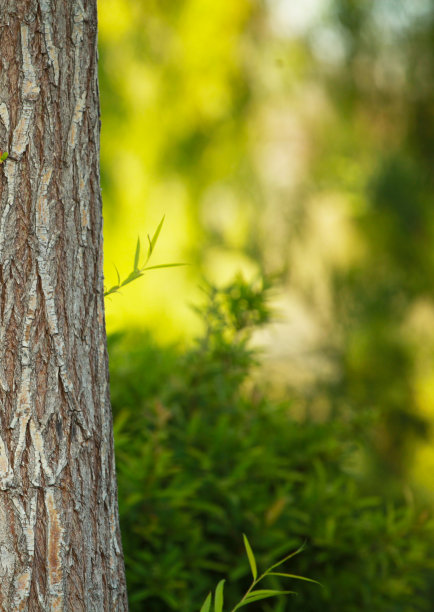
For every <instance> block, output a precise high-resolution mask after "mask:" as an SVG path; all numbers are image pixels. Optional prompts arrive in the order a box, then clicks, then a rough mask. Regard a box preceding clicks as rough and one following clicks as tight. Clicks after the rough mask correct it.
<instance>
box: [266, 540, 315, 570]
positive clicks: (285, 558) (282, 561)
mask: <svg viewBox="0 0 434 612" xmlns="http://www.w3.org/2000/svg"><path fill="white" fill-rule="evenodd" d="M305 546H306V542H304V543H303V544H302V545H301V546H300V548H297V550H294V552H292V553H290V554H289V555H287V556H286V557H284V558H283V559H281V560H280V561H278V562H277V563H275V564H274V565H272V566H271V567H269V568H268V570H267V571H266V574H267V575H268V574H269V573H270V572H271V570H274V568H276V567H279V565H282V563H285V561H288V560H289V559H291V558H292V557H295V555H298V554H300V553H301V552H302V550H304V548H305Z"/></svg>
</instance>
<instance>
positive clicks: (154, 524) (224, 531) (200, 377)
mask: <svg viewBox="0 0 434 612" xmlns="http://www.w3.org/2000/svg"><path fill="white" fill-rule="evenodd" d="M266 290H267V287H265V286H264V285H263V284H261V283H259V284H258V286H256V287H255V286H254V287H251V286H248V285H247V284H245V283H244V282H243V281H241V280H237V281H236V282H234V283H233V284H231V285H230V286H228V287H226V288H225V289H223V290H221V291H217V290H216V289H215V288H212V287H209V288H208V289H207V302H206V304H205V305H204V306H203V307H202V308H201V309H200V310H199V312H200V314H201V316H202V318H203V321H204V333H203V335H202V337H201V338H200V339H199V340H198V342H197V344H196V345H195V346H194V347H193V348H190V349H188V350H186V351H182V350H180V349H179V348H177V347H164V348H163V347H160V346H158V345H156V344H155V342H154V341H153V339H152V337H151V336H150V335H149V334H139V333H136V332H134V333H130V334H128V335H116V336H112V337H111V338H110V339H109V353H110V363H111V389H112V402H113V410H114V425H115V442H116V452H117V469H118V478H119V496H120V513H121V525H122V533H123V543H124V552H125V558H126V565H127V576H128V585H129V593H130V606H131V610H132V611H133V612H134V611H139V610H146V612H165V611H171V610H177V611H182V612H197V611H198V610H199V607H200V603H201V602H202V601H203V599H204V598H205V596H206V594H207V593H208V592H209V591H210V590H212V589H213V587H214V586H215V584H216V583H217V582H218V581H219V580H220V579H222V578H227V582H226V584H225V594H226V595H225V597H226V598H227V600H228V601H238V600H239V599H240V596H241V595H242V593H243V592H244V591H245V589H246V588H247V587H248V585H249V572H250V570H249V566H248V563H247V562H246V560H245V556H244V551H243V544H242V540H241V537H240V535H241V534H242V533H243V532H245V533H247V534H248V537H249V539H250V540H251V542H252V543H254V547H255V555H256V557H257V560H258V563H259V564H260V565H261V566H262V567H268V566H269V565H271V564H272V562H273V560H275V559H276V558H278V557H280V556H284V555H285V554H287V553H288V552H290V551H291V550H293V549H296V548H298V547H299V546H300V545H301V544H303V542H306V550H305V552H304V553H303V555H299V556H297V558H295V559H293V560H291V563H292V564H291V566H290V568H289V569H288V571H290V572H291V573H294V574H299V575H303V576H308V577H309V578H312V579H315V580H318V581H320V582H321V583H322V584H323V585H324V586H325V588H323V589H321V588H319V587H317V586H316V585H312V584H305V583H303V584H302V583H298V582H297V583H296V584H294V585H291V586H290V587H289V588H291V590H296V591H297V592H298V594H299V595H298V596H297V597H294V598H291V599H290V600H287V601H285V600H283V601H278V602H271V601H270V602H269V603H266V602H258V603H256V604H252V605H251V607H249V609H250V610H252V611H254V610H256V611H260V610H263V611H273V612H279V611H280V612H282V611H283V610H293V611H296V612H298V611H300V612H301V611H303V612H310V611H312V612H320V611H321V612H332V611H333V612H336V611H339V612H360V611H364V610H366V611H368V610H369V611H370V612H373V611H375V612H416V611H418V610H420V611H422V610H430V609H431V602H430V598H429V596H428V595H427V588H428V587H427V584H428V578H429V574H430V573H431V572H432V562H431V561H429V554H430V549H431V548H432V544H431V543H432V525H431V522H430V520H428V517H427V515H426V514H424V513H423V512H421V511H419V510H418V509H417V508H416V506H415V505H406V504H404V503H395V504H391V503H388V504H386V503H385V502H384V500H382V499H381V495H378V496H376V497H373V496H371V495H369V496H368V494H367V493H366V492H365V491H366V490H367V489H366V483H364V482H363V478H362V476H363V475H362V474H359V473H357V472H356V471H355V470H354V467H353V466H354V457H355V455H356V453H357V448H356V445H355V444H354V443H353V441H352V440H353V438H352V434H351V427H350V424H348V423H347V422H345V421H337V420H335V421H334V422H328V423H322V424H320V423H314V422H309V421H307V422H303V423H301V422H297V421H296V420H294V418H293V417H292V415H291V402H290V400H289V399H288V398H282V400H281V401H280V402H277V401H276V400H274V399H273V400H271V399H269V397H267V394H266V393H265V392H264V391H262V390H261V388H260V387H259V386H258V385H253V384H251V383H250V382H249V374H250V373H251V369H252V367H253V365H254V363H255V354H254V353H253V352H252V350H251V349H250V348H249V340H250V336H251V333H252V330H254V329H255V328H256V327H257V326H259V325H262V324H264V323H266V322H267V320H268V319H269V312H268V308H267V305H266V304H267V302H266V293H267V291H266ZM267 580H269V583H267V585H266V586H264V588H272V589H274V588H276V589H282V588H283V589H285V588H288V583H287V582H286V583H285V582H280V581H279V578H278V577H272V578H269V579H268V578H267ZM285 606H286V607H285Z"/></svg>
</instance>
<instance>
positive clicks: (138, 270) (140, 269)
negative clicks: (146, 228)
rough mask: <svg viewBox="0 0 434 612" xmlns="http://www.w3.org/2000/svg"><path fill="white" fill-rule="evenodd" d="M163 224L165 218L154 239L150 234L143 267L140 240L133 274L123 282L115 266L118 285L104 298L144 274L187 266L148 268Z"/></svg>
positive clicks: (160, 265)
mask: <svg viewBox="0 0 434 612" xmlns="http://www.w3.org/2000/svg"><path fill="white" fill-rule="evenodd" d="M163 223H164V216H163V218H162V219H161V221H160V223H159V224H158V226H157V229H156V230H155V232H154V235H153V236H152V238H151V237H150V235H149V234H148V250H147V253H146V257H145V261H144V263H143V264H142V265H140V249H141V246H140V238H137V244H136V250H135V253H134V262H133V269H132V270H131V272H130V273H129V274H128V276H127V277H126V278H124V280H122V281H121V277H120V274H119V271H118V269H117V268H116V266H115V269H116V274H117V277H118V282H117V284H116V285H113V286H112V287H110V289H107V290H106V291H105V292H104V297H106V296H108V295H111V294H112V293H117V292H118V291H119V289H121V288H122V287H125V285H129V283H132V282H133V281H135V280H137V279H138V278H140V277H141V276H143V274H144V273H145V272H147V271H149V270H157V269H160V268H176V267H178V266H184V265H185V264H182V263H167V264H158V265H156V266H148V262H149V260H150V259H151V256H152V253H153V252H154V249H155V245H156V244H157V240H158V237H159V235H160V232H161V228H162V227H163Z"/></svg>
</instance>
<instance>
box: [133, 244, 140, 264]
mask: <svg viewBox="0 0 434 612" xmlns="http://www.w3.org/2000/svg"><path fill="white" fill-rule="evenodd" d="M139 258H140V238H137V246H136V253H135V255H134V270H138V269H139Z"/></svg>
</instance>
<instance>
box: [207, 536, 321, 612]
mask: <svg viewBox="0 0 434 612" xmlns="http://www.w3.org/2000/svg"><path fill="white" fill-rule="evenodd" d="M243 538H244V546H245V548H246V553H247V558H248V560H249V565H250V569H251V572H252V576H253V581H252V583H251V585H250V586H249V588H248V589H247V591H246V592H245V593H244V595H243V597H242V598H241V599H240V601H239V602H238V603H237V605H236V606H235V607H234V608H232V610H231V612H235V611H236V610H239V608H242V607H244V606H247V605H248V604H250V603H253V602H255V601H259V600H261V599H267V598H268V597H277V596H278V595H295V594H296V593H295V591H279V590H275V589H255V587H256V586H257V585H258V584H259V583H260V582H261V580H263V579H264V578H266V577H267V576H280V577H281V578H292V579H295V580H305V581H306V582H313V583H314V584H320V583H319V582H317V581H316V580H312V579H311V578H305V577H304V576H297V575H296V574H287V573H284V572H275V571H273V570H275V569H276V568H278V567H279V566H280V565H282V564H283V563H285V561H288V560H289V559H291V557H294V556H295V555H298V554H299V553H300V552H301V551H302V550H303V548H304V544H303V546H300V548H298V549H297V550H296V551H294V552H292V553H290V554H289V555H287V556H286V557H284V558H283V559H281V560H280V561H277V563H274V565H272V566H271V567H269V568H268V569H266V570H265V572H264V573H263V574H261V575H260V576H259V577H258V570H257V567H256V560H255V556H254V554H253V550H252V548H251V546H250V544H249V540H248V539H247V536H246V535H245V534H243ZM224 583H225V580H220V582H219V583H218V585H217V587H216V590H215V594H214V612H223V601H224V598H223V590H224ZM320 586H321V585H320ZM211 604H212V593H211V592H210V593H208V596H207V597H206V599H205V601H204V602H203V604H202V607H201V609H200V612H211Z"/></svg>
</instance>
